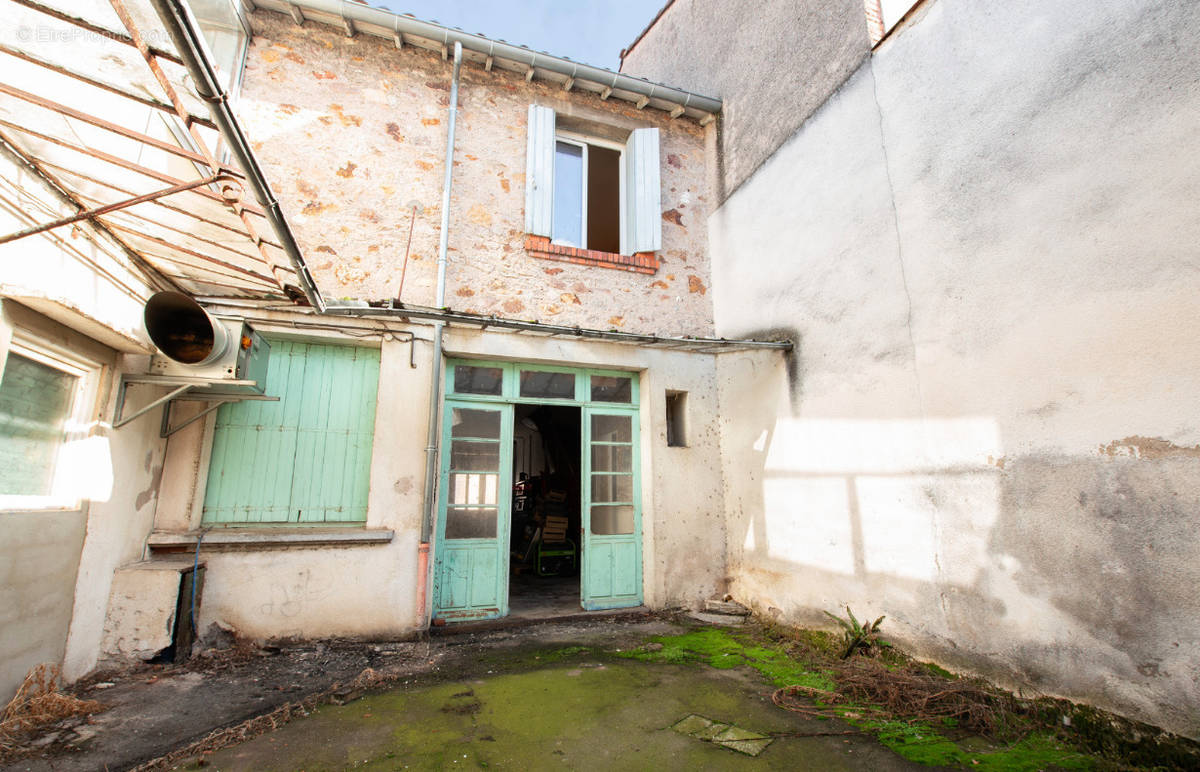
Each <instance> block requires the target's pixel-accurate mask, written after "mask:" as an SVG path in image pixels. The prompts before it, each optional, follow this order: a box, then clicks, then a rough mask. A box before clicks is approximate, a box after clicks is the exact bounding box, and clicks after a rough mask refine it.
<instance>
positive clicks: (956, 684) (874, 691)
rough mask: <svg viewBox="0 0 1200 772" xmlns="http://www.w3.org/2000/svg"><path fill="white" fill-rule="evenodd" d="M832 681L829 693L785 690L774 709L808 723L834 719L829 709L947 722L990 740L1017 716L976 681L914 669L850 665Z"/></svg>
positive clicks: (1007, 701) (1008, 702) (1005, 698)
mask: <svg viewBox="0 0 1200 772" xmlns="http://www.w3.org/2000/svg"><path fill="white" fill-rule="evenodd" d="M833 677H834V681H835V682H836V684H837V686H836V688H835V689H833V690H832V691H826V690H823V689H814V688H811V687H804V686H787V687H784V688H783V689H779V690H777V691H776V692H775V694H774V695H773V696H772V699H773V701H774V702H775V704H776V705H779V706H780V707H783V708H787V709H788V710H792V711H795V712H797V713H803V714H806V715H809V716H814V717H816V716H820V717H835V716H836V715H837V714H838V711H836V710H835V709H834V707H833V706H838V705H845V704H847V703H853V704H854V706H855V707H854V712H857V713H870V714H872V715H876V716H880V717H897V718H905V719H910V720H916V721H941V720H944V719H953V720H954V721H955V722H956V723H957V725H958V726H960V727H962V728H963V729H965V730H967V731H970V732H974V733H978V734H981V735H984V736H993V737H994V736H996V735H998V734H999V733H1001V732H1003V731H1004V729H1005V728H1006V724H1007V723H1008V722H1007V721H1006V718H1007V717H1009V716H1011V715H1012V714H1013V713H1014V712H1016V710H1017V704H1016V701H1015V699H1014V698H1013V697H1012V696H1011V695H1009V694H1005V693H1004V692H1001V691H999V690H998V689H995V688H993V687H990V686H988V685H987V684H985V683H983V682H981V681H976V680H972V679H968V678H954V679H946V678H944V677H942V676H938V675H935V674H933V673H930V672H928V671H927V670H925V669H924V668H921V667H920V666H915V665H914V666H909V667H904V668H901V669H897V670H892V669H889V668H888V667H886V666H885V665H882V664H880V663H879V662H875V661H873V660H855V661H851V662H847V663H845V664H844V665H842V666H840V667H838V668H836V669H835V670H834V673H833ZM805 698H807V699H805ZM808 700H817V701H819V702H820V703H821V705H820V706H814V705H812V704H811V703H810V702H809V701H808ZM864 706H869V707H864Z"/></svg>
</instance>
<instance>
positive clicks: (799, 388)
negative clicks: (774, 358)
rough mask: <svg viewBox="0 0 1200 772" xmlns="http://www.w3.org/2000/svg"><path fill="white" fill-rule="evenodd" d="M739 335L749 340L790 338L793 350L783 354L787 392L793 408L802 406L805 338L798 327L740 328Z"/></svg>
mask: <svg viewBox="0 0 1200 772" xmlns="http://www.w3.org/2000/svg"><path fill="white" fill-rule="evenodd" d="M738 337H739V338H744V339H748V340H790V341H791V342H792V350H791V351H788V352H786V353H785V354H784V355H783V363H784V367H785V369H786V372H787V393H788V395H789V396H790V398H791V405H792V410H793V411H795V410H797V409H798V408H799V407H800V402H801V400H802V399H803V397H804V371H803V368H802V367H801V362H802V361H803V359H802V356H801V353H802V351H803V346H802V343H803V340H802V336H801V334H800V329H799V328H798V327H763V328H760V329H756V330H745V331H742V330H739V331H738Z"/></svg>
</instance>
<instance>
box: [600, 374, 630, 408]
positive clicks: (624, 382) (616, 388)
mask: <svg viewBox="0 0 1200 772" xmlns="http://www.w3.org/2000/svg"><path fill="white" fill-rule="evenodd" d="M632 395H633V379H632V378H622V377H620V376H615V375H593V376H592V401H593V402H624V403H626V404H628V403H629V402H630V401H631V400H632Z"/></svg>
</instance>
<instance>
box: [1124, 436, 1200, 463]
mask: <svg viewBox="0 0 1200 772" xmlns="http://www.w3.org/2000/svg"><path fill="white" fill-rule="evenodd" d="M1100 452H1101V453H1102V454H1104V455H1106V456H1132V457H1134V458H1144V459H1147V460H1157V459H1160V458H1200V445H1193V446H1191V447H1187V446H1183V445H1176V444H1174V443H1172V442H1170V441H1168V440H1164V439H1163V438H1161V437H1137V436H1133V437H1126V438H1124V439H1121V440H1113V441H1112V442H1110V443H1108V444H1107V445H1101V446H1100Z"/></svg>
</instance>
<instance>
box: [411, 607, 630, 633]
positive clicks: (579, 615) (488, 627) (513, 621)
mask: <svg viewBox="0 0 1200 772" xmlns="http://www.w3.org/2000/svg"><path fill="white" fill-rule="evenodd" d="M653 613H654V612H652V611H651V610H650V609H648V608H646V607H645V606H632V607H630V608H613V609H604V610H601V611H584V610H583V609H580V610H579V611H570V612H567V613H565V614H556V615H554V616H544V617H523V616H511V615H510V616H506V617H501V618H500V619H488V620H484V621H482V622H449V623H447V624H444V625H436V624H431V625H430V626H429V634H430V635H439V636H440V635H464V634H467V633H486V632H491V631H493V630H511V629H513V628H520V627H534V626H536V625H543V624H548V623H552V622H590V621H597V620H600V619H603V620H605V621H607V622H613V621H618V622H629V621H635V620H643V619H645V618H646V617H648V616H651V615H653Z"/></svg>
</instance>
